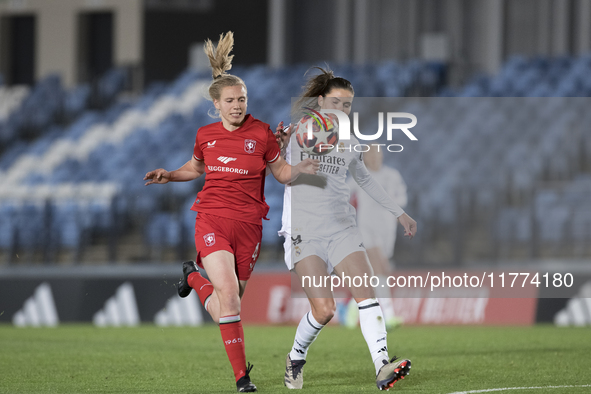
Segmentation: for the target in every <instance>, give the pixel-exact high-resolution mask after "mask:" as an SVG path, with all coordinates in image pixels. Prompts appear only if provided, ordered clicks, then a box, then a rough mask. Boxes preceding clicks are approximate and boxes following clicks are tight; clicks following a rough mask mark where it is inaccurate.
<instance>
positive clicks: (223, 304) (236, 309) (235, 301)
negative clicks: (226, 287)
mask: <svg viewBox="0 0 591 394" xmlns="http://www.w3.org/2000/svg"><path fill="white" fill-rule="evenodd" d="M218 300H219V303H220V310H221V311H223V312H222V313H223V314H232V315H239V314H240V296H239V295H238V294H235V293H233V292H229V293H224V292H218Z"/></svg>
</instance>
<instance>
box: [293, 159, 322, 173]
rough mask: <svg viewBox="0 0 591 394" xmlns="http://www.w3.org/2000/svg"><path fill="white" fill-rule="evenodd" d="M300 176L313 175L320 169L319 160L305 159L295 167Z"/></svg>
mask: <svg viewBox="0 0 591 394" xmlns="http://www.w3.org/2000/svg"><path fill="white" fill-rule="evenodd" d="M296 167H297V168H298V170H299V172H300V173H302V174H312V175H315V174H316V173H317V172H318V170H319V169H320V160H316V159H310V158H307V159H305V160H303V161H301V162H300V163H298V165H297V166H296Z"/></svg>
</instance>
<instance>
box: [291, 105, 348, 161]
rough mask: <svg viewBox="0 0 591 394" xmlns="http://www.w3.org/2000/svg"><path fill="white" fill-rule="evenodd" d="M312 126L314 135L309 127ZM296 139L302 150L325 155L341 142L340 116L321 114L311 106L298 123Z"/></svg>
mask: <svg viewBox="0 0 591 394" xmlns="http://www.w3.org/2000/svg"><path fill="white" fill-rule="evenodd" d="M310 126H311V128H312V136H311V137H310V136H309V132H308V129H309V127H310ZM295 136H296V141H297V142H298V145H299V146H300V148H302V150H303V151H304V152H306V153H308V154H312V155H325V154H327V153H329V152H331V151H332V150H333V149H334V148H335V147H336V146H337V142H339V124H338V118H337V117H336V115H334V114H321V113H320V112H318V111H314V110H312V109H310V108H306V113H305V115H304V116H303V117H302V119H300V121H299V122H298V124H297V125H296V130H295Z"/></svg>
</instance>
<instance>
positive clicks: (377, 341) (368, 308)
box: [357, 298, 388, 375]
mask: <svg viewBox="0 0 591 394" xmlns="http://www.w3.org/2000/svg"><path fill="white" fill-rule="evenodd" d="M357 305H359V325H360V326H361V333H362V334H363V338H365V342H367V347H368V348H369V352H370V353H371V359H372V361H373V364H374V366H375V368H376V375H377V373H378V371H379V370H380V368H382V367H383V366H384V360H385V361H386V362H388V338H387V334H386V324H385V322H384V314H383V313H382V308H380V304H379V303H378V300H377V299H375V298H368V299H367V300H364V301H361V302H360V303H358V304H357Z"/></svg>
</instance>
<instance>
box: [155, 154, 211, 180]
mask: <svg viewBox="0 0 591 394" xmlns="http://www.w3.org/2000/svg"><path fill="white" fill-rule="evenodd" d="M204 172H205V164H204V163H203V161H199V160H197V159H195V158H194V157H193V158H191V160H189V161H188V162H186V163H185V164H184V165H183V166H182V167H181V168H179V169H177V170H174V171H166V170H165V169H163V168H159V169H157V170H154V171H150V172H148V173H147V174H146V176H145V177H144V181H148V182H146V186H147V185H151V184H152V183H158V184H164V183H168V182H187V181H192V180H193V179H197V178H199V177H200V176H201V175H202V174H203V173H204Z"/></svg>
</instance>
